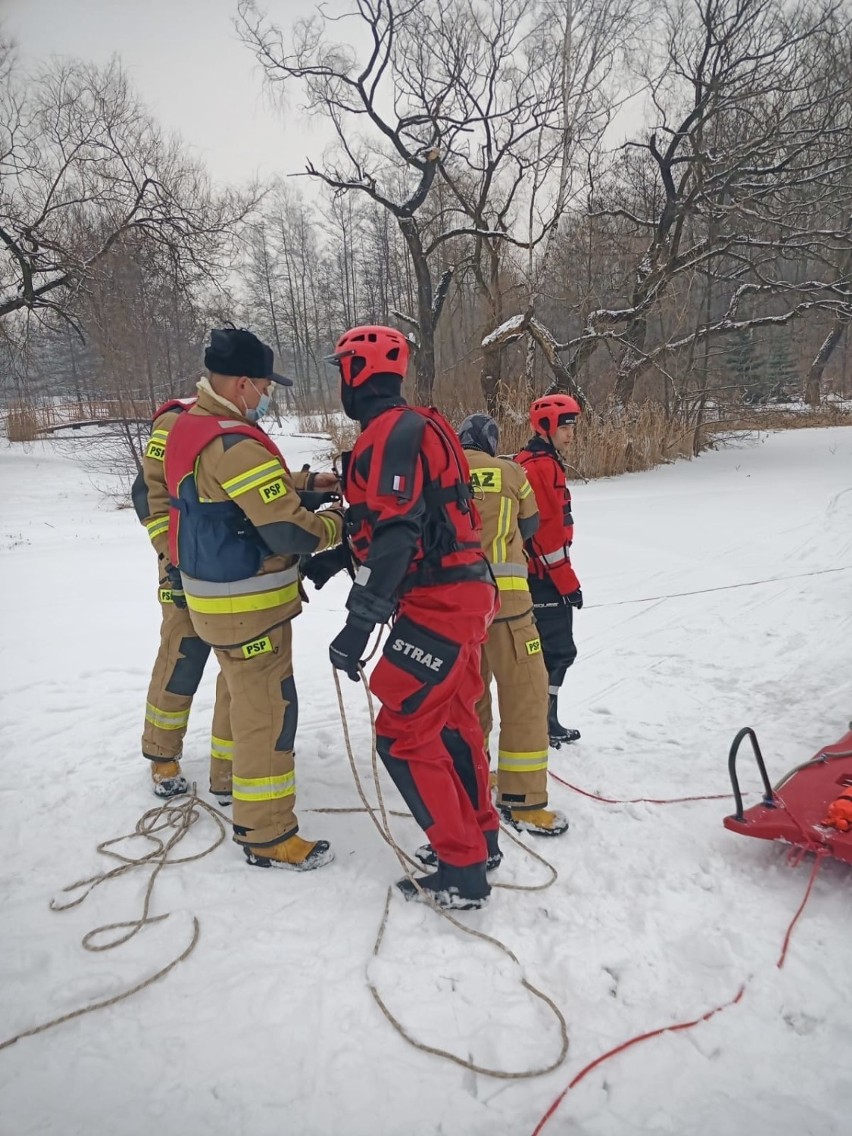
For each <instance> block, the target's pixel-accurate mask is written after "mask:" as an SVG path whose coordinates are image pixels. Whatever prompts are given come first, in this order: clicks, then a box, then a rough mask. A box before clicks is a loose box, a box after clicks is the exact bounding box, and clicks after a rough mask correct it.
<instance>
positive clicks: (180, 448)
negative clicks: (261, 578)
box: [164, 404, 289, 582]
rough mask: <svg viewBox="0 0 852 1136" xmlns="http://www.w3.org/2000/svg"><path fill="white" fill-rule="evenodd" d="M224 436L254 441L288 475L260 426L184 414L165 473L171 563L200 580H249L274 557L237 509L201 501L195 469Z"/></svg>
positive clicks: (168, 451)
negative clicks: (203, 455)
mask: <svg viewBox="0 0 852 1136" xmlns="http://www.w3.org/2000/svg"><path fill="white" fill-rule="evenodd" d="M167 405H168V404H167ZM184 409H186V408H184ZM226 434H244V435H245V436H246V437H247V438H254V439H255V441H258V442H260V443H261V445H262V446H264V447H265V448H266V449H267V450H269V452H270V453H271V454H272V455H273V456H274V457H276V458H278V460H279V461H280V462H281V464H282V466H284V469H285V471H287V472H288V473H289V470H287V463H286V462H285V461H284V458H283V456H282V454H281V451H280V450H279V449H278V447H277V446H276V445H275V443H274V442H273V441H272V439H271V438H270V437H269V435H268V434H266V433H265V432H264V431H263V430H261V429H260V427H258V426H253V425H251V424H250V423H248V422H238V421H236V420H235V419H232V418H219V417H217V416H214V415H209V414H182V415H181V416H180V418H178V419H177V421H176V422H175V424H174V426H172V428H171V431H170V433H169V443H168V446H167V447H166V456H165V469H164V472H165V476H166V486H167V488H168V491H169V557H170V559H171V562H172V563H173V564H175V565H177V566H178V567H179V568H182V569H183V570H184V571H185V572H186V573H187V574H188V575H190V576H194V577H195V578H196V579H199V580H211V581H223V582H224V581H230V580H243V579H247V578H248V577H250V576H253V575H255V573H256V572H257V571H258V569H259V568H260V565H261V564H262V562H263V561H264V560H265V559H266V557H267V556H270V555H271V551H270V549H269V548H267V546H266V545H265V544H264V542H263V541H262V540H261V539H260V537H259V536H258V534H257V532H256V530H255V529H254V526H253V525H252V524H251V523H250V522H249V520H248V518H247V517H246V515H245V513H244V512H243V511H242V509H241V508H240V507H239V506H238V505H237V504H235V503H234V502H233V501H201V500H200V499H199V496H198V486H197V485H196V481H195V463H196V461H197V459H198V456H199V455H200V453H201V452H202V450H204V449H205V448H206V447H207V446H209V445H210V443H211V442H213V441H214V440H215V439H216V438H220V437H222V436H224V435H226Z"/></svg>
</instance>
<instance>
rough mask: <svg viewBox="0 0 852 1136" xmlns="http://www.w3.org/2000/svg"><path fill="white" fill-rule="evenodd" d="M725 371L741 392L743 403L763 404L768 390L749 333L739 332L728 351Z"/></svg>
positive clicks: (764, 374) (756, 349)
mask: <svg viewBox="0 0 852 1136" xmlns="http://www.w3.org/2000/svg"><path fill="white" fill-rule="evenodd" d="M727 354H728V360H727V371H728V375H729V377H730V379H731V381H732V383H733V384H735V385H736V386H738V387H740V388H741V390H742V392H743V402H745V403H748V404H750V405H754V404H755V403H758V402H765V401H766V399H767V397H768V394H769V390H768V387H767V374H766V367H765V365H764V360H763V358H762V357H761V355H760V352H759V351H758V348H757V344H756V343H755V341H754V336H753V334H752V332H750V331H740V332H738V333H737V334H736V336H735V337H734V341H733V343H732V344H731V346H730V348H729V349H728V353H727Z"/></svg>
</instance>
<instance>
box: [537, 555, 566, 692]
mask: <svg viewBox="0 0 852 1136" xmlns="http://www.w3.org/2000/svg"><path fill="white" fill-rule="evenodd" d="M529 585H530V595H531V596H532V601H533V613H534V615H535V622H536V625H537V626H538V632H539V635H540V636H541V649H542V653H543V655H544V665H545V666H546V667H547V677H548V682H549V686H550V693H551V694H558V693H559V688H560V687H561V686H562V683H563V682H564V681H565V672H566V671H567V670H568V668H569V667H570V666H571V665H572V664H573V662H574V660H575V659H576V658H577V647H576V645H575V643H574V609H573V608H572V607H571V605H570V604H566V603H563V601H562V596H561V595H560V594H559V591H558V590H557V588H556V585H555V584H553V583H551V581H550V580H548V579H547V578H545V579H543V580H542V579H540V578H539V577H538V576H530V578H529Z"/></svg>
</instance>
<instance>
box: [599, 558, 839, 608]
mask: <svg viewBox="0 0 852 1136" xmlns="http://www.w3.org/2000/svg"><path fill="white" fill-rule="evenodd" d="M849 571H852V564H844V565H842V566H841V567H840V568H816V569H814V571H813V572H796V573H794V574H793V575H792V576H769V577H768V578H767V579H765V580H745V581H744V582H743V583H741V584H718V585H717V586H716V587H714V588H696V589H695V590H694V591H692V592H670V593H669V594H668V595H664V596H644V597H643V598H642V599H635V600H610V601H609V602H608V603H590V604H585V607H587V608H589V609H590V610H591V609H592V608H603V607H624V605H625V604H638V603H654V602H658V601H659V600H677V599H682V598H683V597H684V596H704V595H707V594H708V593H709V592H730V591H733V590H734V588H757V587H759V586H760V585H761V584H782V583H784V581H785V580H807V579H808V578H809V577H810V576H827V575H828V574H829V573H830V572H849Z"/></svg>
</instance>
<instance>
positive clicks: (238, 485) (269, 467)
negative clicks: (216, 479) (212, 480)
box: [222, 458, 284, 498]
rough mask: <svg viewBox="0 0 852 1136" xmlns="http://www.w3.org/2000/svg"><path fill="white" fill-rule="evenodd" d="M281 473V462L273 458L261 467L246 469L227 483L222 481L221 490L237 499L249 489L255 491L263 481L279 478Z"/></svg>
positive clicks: (282, 468) (282, 470)
mask: <svg viewBox="0 0 852 1136" xmlns="http://www.w3.org/2000/svg"><path fill="white" fill-rule="evenodd" d="M283 472H284V467H283V466H282V464H281V462H280V461H277V460H276V459H275V458H273V460H272V461H268V462H264V463H263V465H256V466H255V467H254V468H253V469H247V470H246V472H245V473H241V474H240V475H239V477H232V478H230V479H229V480H228V481H223V482H222V488H223V489H224V490H225V492H226V493H227V494H228V496H229V497H232V498H233V497H239V496H240V494H242V493H248V491H249V490H250V489H257V488H258V486H260V485H262V484H263V482H264V481H270V480H271V479H272V478H273V477H280V476H281V475H282V474H283Z"/></svg>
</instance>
